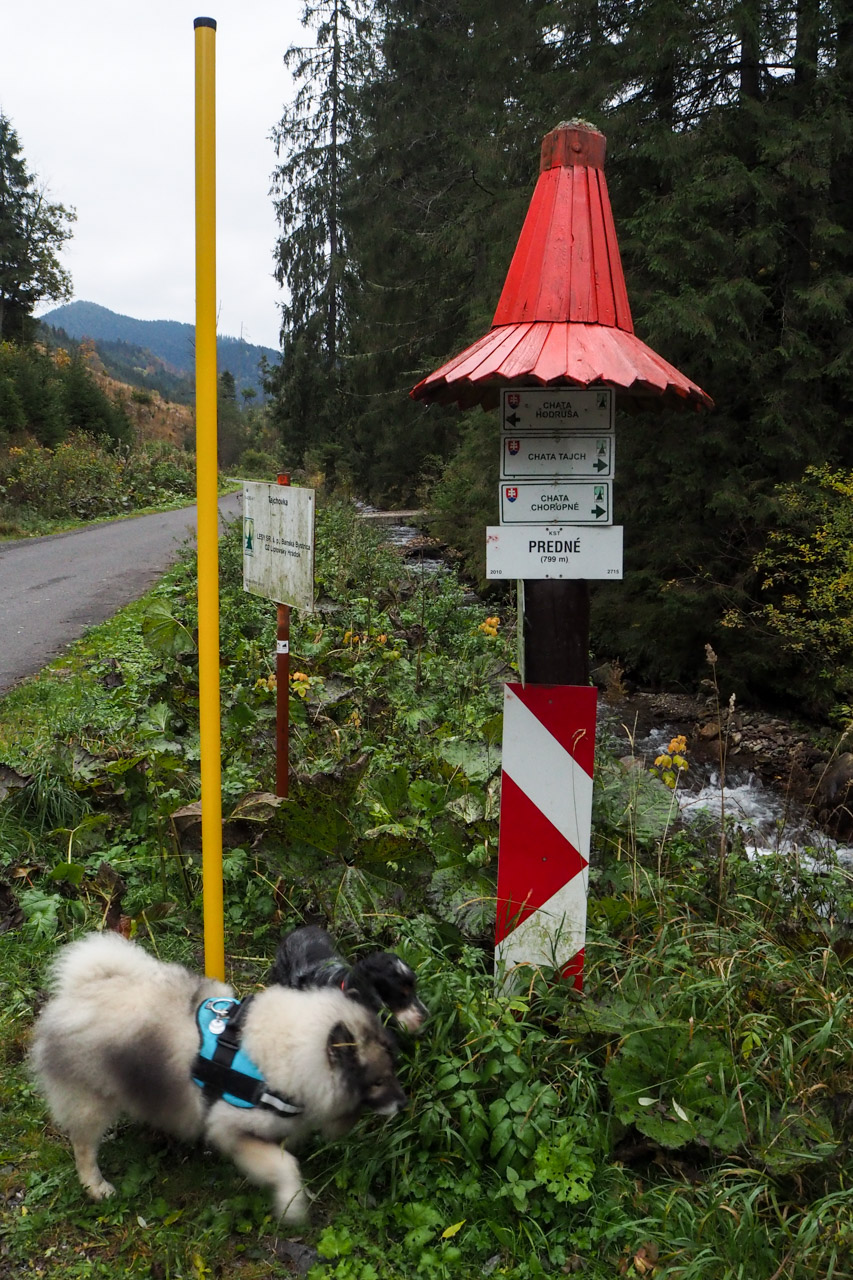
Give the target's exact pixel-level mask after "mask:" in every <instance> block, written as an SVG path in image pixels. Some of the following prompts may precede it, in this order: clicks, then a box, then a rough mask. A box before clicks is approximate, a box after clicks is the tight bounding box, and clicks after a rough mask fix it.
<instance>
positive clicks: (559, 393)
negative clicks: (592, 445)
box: [501, 387, 613, 435]
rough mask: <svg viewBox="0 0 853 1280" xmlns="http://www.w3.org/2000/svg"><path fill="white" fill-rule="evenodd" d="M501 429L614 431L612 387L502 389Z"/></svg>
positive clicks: (512, 430)
mask: <svg viewBox="0 0 853 1280" xmlns="http://www.w3.org/2000/svg"><path fill="white" fill-rule="evenodd" d="M501 428H502V429H503V430H504V431H509V432H511V434H512V435H517V434H518V433H519V432H520V431H540V432H541V431H584V432H587V433H588V434H590V435H592V434H593V433H598V432H601V431H612V430H613V391H612V390H611V388H610V387H588V388H587V387H583V388H581V387H578V388H574V387H525V388H524V389H523V390H520V391H502V392H501Z"/></svg>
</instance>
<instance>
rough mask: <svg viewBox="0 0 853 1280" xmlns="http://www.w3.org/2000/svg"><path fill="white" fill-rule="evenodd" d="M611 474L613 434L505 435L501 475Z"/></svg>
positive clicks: (515, 476)
mask: <svg viewBox="0 0 853 1280" xmlns="http://www.w3.org/2000/svg"><path fill="white" fill-rule="evenodd" d="M612 475H613V436H612V435H609V434H607V435H605V434H602V435H598V436H582V435H558V434H556V433H555V434H553V435H536V436H534V435H522V436H508V435H505V436H504V437H503V441H502V452H501V476H502V477H503V478H504V479H505V480H512V479H515V478H518V479H521V480H523V479H525V478H527V479H529V478H530V477H531V476H572V477H574V476H593V477H596V476H597V477H600V478H601V479H607V478H609V477H610V476H612Z"/></svg>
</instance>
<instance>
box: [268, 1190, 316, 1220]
mask: <svg viewBox="0 0 853 1280" xmlns="http://www.w3.org/2000/svg"><path fill="white" fill-rule="evenodd" d="M275 1200H276V1209H277V1210H278V1214H279V1217H280V1218H281V1220H282V1222H289V1223H300V1222H304V1221H305V1219H306V1218H307V1217H308V1197H307V1196H306V1194H305V1192H304V1191H303V1190H301V1189H300V1190H299V1191H297V1192H295V1193H294V1191H293V1190H292V1188H288V1189H287V1190H284V1189H280V1190H279V1191H278V1193H277V1194H276V1198H275Z"/></svg>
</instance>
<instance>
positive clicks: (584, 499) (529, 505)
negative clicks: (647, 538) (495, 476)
mask: <svg viewBox="0 0 853 1280" xmlns="http://www.w3.org/2000/svg"><path fill="white" fill-rule="evenodd" d="M499 497H500V512H501V524H593V525H596V524H598V525H602V524H612V523H613V516H612V514H611V509H610V481H609V480H563V479H557V480H545V479H543V480H537V481H532V480H517V481H514V482H513V483H512V484H505V483H503V482H502V483H501V486H500V495H499Z"/></svg>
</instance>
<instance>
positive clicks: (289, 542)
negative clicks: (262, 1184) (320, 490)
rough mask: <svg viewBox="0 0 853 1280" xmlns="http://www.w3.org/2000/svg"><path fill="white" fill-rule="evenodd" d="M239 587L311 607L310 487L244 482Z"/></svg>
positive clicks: (312, 492) (311, 502)
mask: <svg viewBox="0 0 853 1280" xmlns="http://www.w3.org/2000/svg"><path fill="white" fill-rule="evenodd" d="M243 589H244V591H248V592H250V593H251V594H252V595H256V596H263V597H264V598H265V599H266V600H275V601H277V602H278V604H290V605H297V606H299V607H300V608H302V609H313V608H314V490H313V489H300V488H296V487H295V486H291V485H281V484H256V483H253V482H250V481H246V482H244V484H243Z"/></svg>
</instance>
